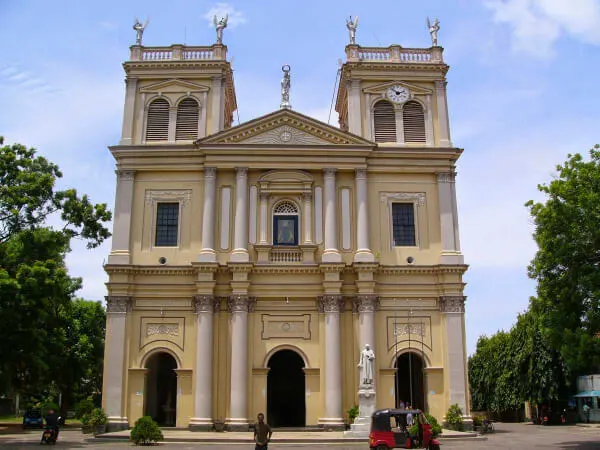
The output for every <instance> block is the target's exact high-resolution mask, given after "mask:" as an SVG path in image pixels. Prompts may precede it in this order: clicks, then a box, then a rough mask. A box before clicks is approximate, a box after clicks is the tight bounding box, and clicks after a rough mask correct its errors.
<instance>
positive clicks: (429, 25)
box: [427, 17, 440, 47]
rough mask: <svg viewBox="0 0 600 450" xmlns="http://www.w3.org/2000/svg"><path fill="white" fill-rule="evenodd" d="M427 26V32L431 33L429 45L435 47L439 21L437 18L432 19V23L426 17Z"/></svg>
mask: <svg viewBox="0 0 600 450" xmlns="http://www.w3.org/2000/svg"><path fill="white" fill-rule="evenodd" d="M427 28H429V34H431V45H432V47H437V45H438V39H437V37H438V36H437V34H438V31H440V21H439V20H438V19H434V21H433V23H431V21H430V20H429V17H428V18H427Z"/></svg>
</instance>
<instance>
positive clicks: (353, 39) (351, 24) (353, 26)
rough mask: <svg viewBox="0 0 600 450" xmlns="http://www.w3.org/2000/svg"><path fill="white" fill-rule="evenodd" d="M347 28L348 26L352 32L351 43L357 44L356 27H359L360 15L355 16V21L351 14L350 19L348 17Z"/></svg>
mask: <svg viewBox="0 0 600 450" xmlns="http://www.w3.org/2000/svg"><path fill="white" fill-rule="evenodd" d="M346 28H348V31H349V32H350V44H351V45H355V44H356V29H357V28H358V16H356V17H355V18H354V21H353V20H352V16H350V18H349V19H346Z"/></svg>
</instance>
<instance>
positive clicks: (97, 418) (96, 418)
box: [87, 408, 108, 434]
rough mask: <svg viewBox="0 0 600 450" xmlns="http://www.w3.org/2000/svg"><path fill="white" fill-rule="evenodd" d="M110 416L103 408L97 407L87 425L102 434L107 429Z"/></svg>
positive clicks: (96, 432) (95, 432)
mask: <svg viewBox="0 0 600 450" xmlns="http://www.w3.org/2000/svg"><path fill="white" fill-rule="evenodd" d="M107 423H108V417H107V416H106V413H105V412H104V410H103V409H102V408H95V409H94V410H93V411H92V412H91V413H90V415H89V417H88V421H87V425H88V426H89V427H90V428H91V429H92V430H94V434H102V433H104V432H105V431H106V424H107Z"/></svg>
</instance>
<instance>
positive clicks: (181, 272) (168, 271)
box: [104, 264, 198, 276]
mask: <svg viewBox="0 0 600 450" xmlns="http://www.w3.org/2000/svg"><path fill="white" fill-rule="evenodd" d="M104 270H105V271H106V273H108V274H109V275H117V274H118V275H141V276H154V275H171V276H194V275H196V274H197V273H198V270H197V269H195V268H194V267H191V266H190V267H182V266H178V267H176V266H171V267H168V266H144V267H142V266H125V267H123V266H119V265H112V266H111V265H108V264H107V265H105V266H104Z"/></svg>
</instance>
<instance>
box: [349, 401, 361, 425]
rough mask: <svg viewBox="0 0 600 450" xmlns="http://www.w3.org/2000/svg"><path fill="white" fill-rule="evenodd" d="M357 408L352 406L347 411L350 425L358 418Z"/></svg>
mask: <svg viewBox="0 0 600 450" xmlns="http://www.w3.org/2000/svg"><path fill="white" fill-rule="evenodd" d="M358 414H359V408H358V405H354V406H353V407H352V408H350V409H349V410H348V419H350V423H353V422H354V419H356V418H357V417H358Z"/></svg>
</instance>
